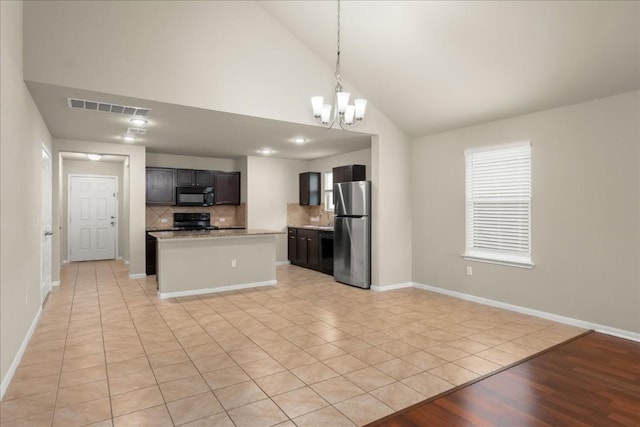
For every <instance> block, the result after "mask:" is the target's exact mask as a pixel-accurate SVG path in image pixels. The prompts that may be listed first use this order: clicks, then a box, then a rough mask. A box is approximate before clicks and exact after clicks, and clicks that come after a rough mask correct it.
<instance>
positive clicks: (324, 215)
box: [287, 203, 333, 227]
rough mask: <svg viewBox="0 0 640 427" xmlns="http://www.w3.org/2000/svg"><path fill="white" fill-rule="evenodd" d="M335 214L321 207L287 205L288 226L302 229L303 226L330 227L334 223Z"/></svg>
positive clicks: (296, 204)
mask: <svg viewBox="0 0 640 427" xmlns="http://www.w3.org/2000/svg"><path fill="white" fill-rule="evenodd" d="M332 218H333V212H329V211H325V210H324V205H321V206H302V205H299V204H298V203H287V226H289V227H302V226H303V225H309V224H312V225H329V224H331V223H332Z"/></svg>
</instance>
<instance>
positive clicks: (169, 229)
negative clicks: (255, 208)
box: [145, 225, 247, 232]
mask: <svg viewBox="0 0 640 427" xmlns="http://www.w3.org/2000/svg"><path fill="white" fill-rule="evenodd" d="M245 228H247V227H245V226H244V225H229V226H224V227H220V226H218V229H220V230H244V229H245ZM145 231H148V232H154V231H184V230H183V229H180V228H174V227H165V228H158V227H147V228H146V229H145Z"/></svg>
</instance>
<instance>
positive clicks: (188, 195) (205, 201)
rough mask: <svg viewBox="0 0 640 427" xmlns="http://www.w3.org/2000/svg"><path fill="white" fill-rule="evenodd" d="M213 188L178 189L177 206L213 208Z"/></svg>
mask: <svg viewBox="0 0 640 427" xmlns="http://www.w3.org/2000/svg"><path fill="white" fill-rule="evenodd" d="M214 203H215V198H214V197H213V187H176V205H178V206H213V205H214Z"/></svg>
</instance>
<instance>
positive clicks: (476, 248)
mask: <svg viewBox="0 0 640 427" xmlns="http://www.w3.org/2000/svg"><path fill="white" fill-rule="evenodd" d="M464 154H465V161H466V221H467V224H466V229H467V243H466V251H465V254H464V257H465V258H466V259H471V260H476V261H485V262H493V263H497V264H506V265H514V266H518V267H527V268H531V267H532V266H533V263H532V262H531V144H530V143H529V142H524V143H516V144H508V145H501V146H493V147H485V148H479V149H471V150H466V151H465V153H464Z"/></svg>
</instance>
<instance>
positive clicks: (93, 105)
mask: <svg viewBox="0 0 640 427" xmlns="http://www.w3.org/2000/svg"><path fill="white" fill-rule="evenodd" d="M67 104H68V105H69V108H79V109H81V110H92V111H104V112H107V113H117V114H126V115H128V116H142V117H144V116H146V115H147V113H148V112H149V111H150V109H149V108H142V107H132V106H130V105H118V104H109V103H107V102H99V101H89V100H86V99H75V98H67Z"/></svg>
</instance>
